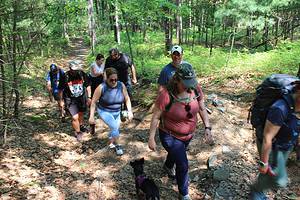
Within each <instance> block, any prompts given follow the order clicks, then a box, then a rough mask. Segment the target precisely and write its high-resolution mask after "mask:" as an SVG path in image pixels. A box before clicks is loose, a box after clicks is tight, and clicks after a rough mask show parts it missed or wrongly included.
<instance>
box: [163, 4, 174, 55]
mask: <svg viewBox="0 0 300 200" xmlns="http://www.w3.org/2000/svg"><path fill="white" fill-rule="evenodd" d="M163 9H164V13H165V15H166V16H169V12H170V11H169V9H168V8H167V7H164V8H163ZM164 29H165V48H166V50H167V51H169V50H170V49H171V46H172V37H171V30H170V20H169V18H168V17H165V18H164Z"/></svg>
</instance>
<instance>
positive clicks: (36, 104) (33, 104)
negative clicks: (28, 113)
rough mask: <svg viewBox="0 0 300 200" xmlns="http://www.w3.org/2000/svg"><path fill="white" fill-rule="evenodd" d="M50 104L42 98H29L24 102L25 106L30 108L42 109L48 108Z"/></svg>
mask: <svg viewBox="0 0 300 200" xmlns="http://www.w3.org/2000/svg"><path fill="white" fill-rule="evenodd" d="M49 104H50V103H49V102H48V101H45V99H44V98H42V97H36V96H29V97H28V98H27V99H26V101H24V103H23V106H24V107H28V108H41V107H45V106H48V105H49Z"/></svg>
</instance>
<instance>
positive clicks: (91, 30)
mask: <svg viewBox="0 0 300 200" xmlns="http://www.w3.org/2000/svg"><path fill="white" fill-rule="evenodd" d="M93 5H94V3H93V0H88V16H89V35H90V42H91V48H92V53H93V54H94V51H95V45H96V33H95V31H96V30H95V21H94V8H93Z"/></svg>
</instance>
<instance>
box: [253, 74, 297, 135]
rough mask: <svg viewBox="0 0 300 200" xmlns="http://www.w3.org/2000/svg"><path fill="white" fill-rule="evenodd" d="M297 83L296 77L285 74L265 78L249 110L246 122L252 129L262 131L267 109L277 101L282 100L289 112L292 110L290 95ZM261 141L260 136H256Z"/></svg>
mask: <svg viewBox="0 0 300 200" xmlns="http://www.w3.org/2000/svg"><path fill="white" fill-rule="evenodd" d="M295 81H299V78H297V77H296V76H291V75H287V74H273V75H271V76H270V77H268V78H266V79H265V80H264V81H263V82H262V83H261V84H260V85H259V86H258V87H257V88H256V97H255V99H254V101H253V103H252V106H251V108H250V110H249V115H248V121H249V119H250V123H251V124H252V126H253V128H255V129H259V128H261V130H263V129H264V125H265V122H266V118H267V114H268V110H269V108H270V107H271V106H272V105H273V103H275V101H277V100H279V99H283V100H284V101H285V102H286V104H287V105H288V107H289V108H290V112H289V113H292V111H293V110H294V102H293V98H292V94H293V92H294V84H293V83H294V82H295ZM256 133H257V134H262V133H263V131H256ZM257 137H258V138H259V139H261V138H262V137H263V136H262V135H257Z"/></svg>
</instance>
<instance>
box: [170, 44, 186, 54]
mask: <svg viewBox="0 0 300 200" xmlns="http://www.w3.org/2000/svg"><path fill="white" fill-rule="evenodd" d="M176 51H177V52H178V53H179V54H182V53H183V49H182V48H181V46H179V45H174V46H173V47H172V49H171V54H173V53H174V52H176Z"/></svg>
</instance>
